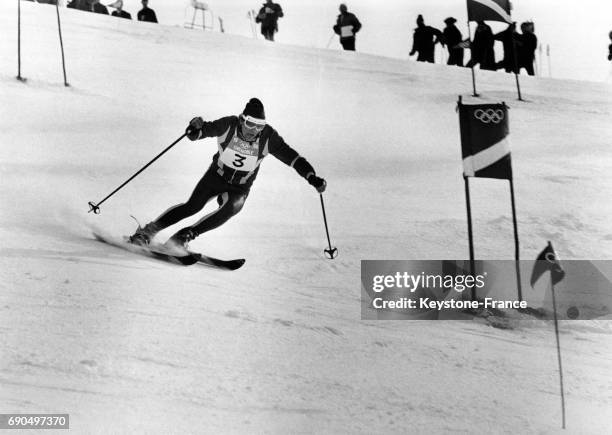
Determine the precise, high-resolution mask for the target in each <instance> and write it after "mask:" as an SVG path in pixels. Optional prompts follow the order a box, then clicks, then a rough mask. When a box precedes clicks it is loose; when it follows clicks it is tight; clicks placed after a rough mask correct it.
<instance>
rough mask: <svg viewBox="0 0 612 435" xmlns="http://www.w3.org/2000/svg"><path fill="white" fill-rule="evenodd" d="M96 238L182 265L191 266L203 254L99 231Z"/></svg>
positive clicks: (134, 251) (136, 252) (135, 252)
mask: <svg viewBox="0 0 612 435" xmlns="http://www.w3.org/2000/svg"><path fill="white" fill-rule="evenodd" d="M93 235H94V237H95V238H96V240H98V241H100V242H103V243H106V244H107V245H111V246H115V247H117V248H121V249H125V250H126V251H129V252H132V253H134V254H140V255H144V256H146V257H151V258H155V259H158V260H162V261H167V262H169V263H173V264H180V265H182V266H191V265H193V264H196V263H197V262H198V261H200V257H201V255H200V254H198V253H196V252H187V253H185V254H182V253H180V254H179V253H173V252H172V251H169V250H168V249H167V248H165V247H164V246H163V245H151V246H148V247H145V246H140V245H134V244H132V243H130V242H128V240H127V237H123V238H117V237H113V236H109V235H104V234H101V233H98V232H93Z"/></svg>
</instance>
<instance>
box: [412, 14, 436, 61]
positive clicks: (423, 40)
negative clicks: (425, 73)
mask: <svg viewBox="0 0 612 435" xmlns="http://www.w3.org/2000/svg"><path fill="white" fill-rule="evenodd" d="M416 23H417V28H416V29H414V36H413V37H412V50H410V54H409V56H414V54H415V53H419V55H418V56H417V62H429V63H434V50H435V45H436V44H437V43H438V42H440V43H442V45H444V42H443V41H442V32H440V30H438V29H436V28H435V27H431V26H426V25H425V20H423V15H419V16H418V17H417V20H416Z"/></svg>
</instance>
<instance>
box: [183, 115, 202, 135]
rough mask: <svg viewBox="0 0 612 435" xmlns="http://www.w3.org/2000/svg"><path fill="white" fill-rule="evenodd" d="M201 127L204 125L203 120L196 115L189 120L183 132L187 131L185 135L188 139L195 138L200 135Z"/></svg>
mask: <svg viewBox="0 0 612 435" xmlns="http://www.w3.org/2000/svg"><path fill="white" fill-rule="evenodd" d="M202 127H204V120H203V119H202V118H200V117H199V116H196V117H195V118H193V119H192V120H191V121H189V125H188V126H187V129H186V130H185V133H187V137H188V138H189V139H190V140H196V139H197V138H198V137H199V136H200V132H201V131H202Z"/></svg>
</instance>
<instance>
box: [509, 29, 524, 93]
mask: <svg viewBox="0 0 612 435" xmlns="http://www.w3.org/2000/svg"><path fill="white" fill-rule="evenodd" d="M511 37H512V57H514V78H515V79H516V92H517V93H518V100H519V101H523V97H521V84H520V82H519V67H518V59H517V57H516V56H517V54H516V40H515V39H514V34H511Z"/></svg>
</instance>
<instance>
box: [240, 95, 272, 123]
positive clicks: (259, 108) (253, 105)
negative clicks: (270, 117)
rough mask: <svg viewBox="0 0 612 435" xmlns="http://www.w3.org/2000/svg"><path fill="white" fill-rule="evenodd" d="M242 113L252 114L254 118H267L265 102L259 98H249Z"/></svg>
mask: <svg viewBox="0 0 612 435" xmlns="http://www.w3.org/2000/svg"><path fill="white" fill-rule="evenodd" d="M242 114H243V115H246V116H252V117H253V118H257V119H266V114H265V112H264V106H263V103H262V102H261V101H259V99H257V98H251V99H250V100H249V102H248V103H247V104H246V106H244V110H243V111H242Z"/></svg>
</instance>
